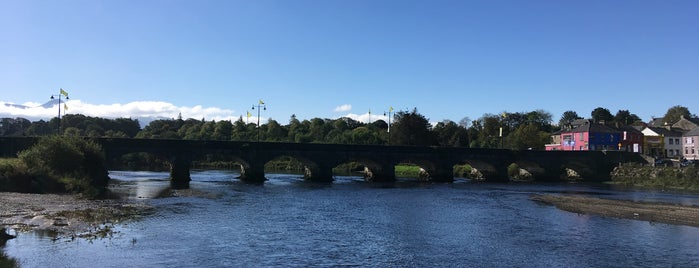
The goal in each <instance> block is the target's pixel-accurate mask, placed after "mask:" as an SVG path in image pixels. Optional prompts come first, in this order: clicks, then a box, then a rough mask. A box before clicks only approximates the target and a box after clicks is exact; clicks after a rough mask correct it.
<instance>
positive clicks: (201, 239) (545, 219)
mask: <svg viewBox="0 0 699 268" xmlns="http://www.w3.org/2000/svg"><path fill="white" fill-rule="evenodd" d="M110 176H111V177H112V178H113V179H114V180H113V181H112V186H111V188H112V189H113V190H114V191H115V192H119V193H122V194H123V195H124V196H125V197H126V198H130V199H134V200H138V202H146V203H148V204H151V205H153V206H155V207H156V212H155V214H154V215H151V216H149V217H147V218H145V219H142V220H140V221H136V222H129V223H127V224H122V225H117V231H118V233H116V234H115V235H114V236H113V237H112V238H108V239H101V240H93V241H88V240H81V239H78V240H75V241H66V240H58V241H52V240H51V237H50V236H42V235H40V234H32V233H29V234H25V233H21V234H20V236H19V237H18V238H17V239H13V240H10V241H9V242H8V243H7V245H6V246H5V248H4V251H5V254H6V255H8V257H10V258H13V259H15V260H16V261H17V262H18V263H19V264H20V265H21V266H22V267H260V266H262V267H269V266H285V267H288V266H303V267H307V266H314V267H318V266H321V267H325V266H376V267H651V266H652V267H657V266H663V267H670V266H674V267H697V266H699V228H695V227H687V226H674V225H666V224H654V223H648V222H642V221H634V220H624V219H610V218H603V217H598V216H588V215H578V214H574V213H568V212H564V211H561V210H558V209H556V208H554V207H552V206H547V205H542V204H539V203H536V202H533V201H531V200H530V199H529V197H530V196H531V195H532V194H541V193H552V194H558V193H573V194H585V195H588V196H600V197H604V198H619V199H631V200H650V201H662V202H675V203H684V204H694V205H699V197H697V196H693V195H683V194H676V193H675V194H670V193H660V192H647V191H623V190H613V189H610V188H609V187H607V186H599V185H598V186H595V185H581V184H553V185H541V184H484V183H471V182H469V181H467V180H457V181H456V182H454V183H445V184H442V183H440V184H429V183H417V182H414V181H410V180H400V181H398V182H396V183H388V184H379V183H367V182H364V181H363V180H362V179H361V178H357V177H337V178H336V180H335V182H333V183H329V184H314V183H309V182H305V181H303V180H302V179H301V178H300V177H299V176H296V175H283V174H268V175H267V177H268V179H269V180H268V181H267V182H265V183H264V184H262V185H254V184H246V183H242V182H240V181H238V180H236V179H235V177H236V176H237V174H235V173H232V172H228V171H200V172H194V173H193V174H192V182H191V190H189V191H186V193H183V192H178V193H177V194H178V195H180V197H169V196H170V195H171V194H172V192H171V191H169V188H168V187H169V181H168V179H167V177H168V174H167V173H156V172H127V171H112V172H110ZM181 195H186V197H181Z"/></svg>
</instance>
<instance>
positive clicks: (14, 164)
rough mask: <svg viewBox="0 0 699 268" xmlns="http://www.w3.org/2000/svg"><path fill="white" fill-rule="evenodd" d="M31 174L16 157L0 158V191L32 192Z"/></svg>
mask: <svg viewBox="0 0 699 268" xmlns="http://www.w3.org/2000/svg"><path fill="white" fill-rule="evenodd" d="M32 184H33V183H32V176H31V175H30V174H29V171H28V169H27V165H25V164H24V162H22V161H21V160H19V159H18V158H3V159H0V191H13V192H24V193H29V192H33V189H32Z"/></svg>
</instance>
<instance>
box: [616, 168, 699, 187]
mask: <svg viewBox="0 0 699 268" xmlns="http://www.w3.org/2000/svg"><path fill="white" fill-rule="evenodd" d="M611 175H612V183H615V184H620V185H627V186H639V187H646V188H654V189H680V190H699V170H697V168H696V167H692V166H690V167H685V168H676V167H652V166H644V165H640V164H633V163H631V164H624V165H621V166H619V167H616V168H615V169H614V171H612V174H611Z"/></svg>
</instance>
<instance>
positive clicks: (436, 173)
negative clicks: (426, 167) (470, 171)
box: [428, 165, 454, 182]
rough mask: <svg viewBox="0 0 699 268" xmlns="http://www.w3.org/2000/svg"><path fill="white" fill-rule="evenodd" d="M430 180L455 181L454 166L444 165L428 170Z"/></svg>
mask: <svg viewBox="0 0 699 268" xmlns="http://www.w3.org/2000/svg"><path fill="white" fill-rule="evenodd" d="M428 173H429V174H430V181H434V182H453V181H454V166H453V165H444V166H440V167H437V168H436V169H435V170H430V171H428Z"/></svg>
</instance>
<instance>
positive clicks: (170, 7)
mask: <svg viewBox="0 0 699 268" xmlns="http://www.w3.org/2000/svg"><path fill="white" fill-rule="evenodd" d="M697 14H699V1H695V0H687V1H683V0H669V1H668V0H658V1H649V0H615V1H608V0H602V1H598V0H585V1H574V0H571V1H559V0H555V1H547V0H527V1H521V0H496V1H492V0H487V1H476V0H459V1H447V0H423V1H412V0H399V1H391V0H342V1H341V0H310V1H308V0H248V1H238V0H221V1H212V0H199V1H191V0H163V1H156V0H113V1H100V0H77V1H76V0H61V1H49V0H42V1H36V0H17V1H15V0H0V90H1V91H0V92H2V93H1V94H0V102H1V103H2V104H0V117H23V116H28V115H31V116H32V117H33V118H45V119H49V118H51V117H54V116H56V115H57V113H58V110H57V109H58V107H57V106H54V107H50V108H42V107H37V106H39V105H41V104H44V103H45V102H47V101H49V97H50V96H51V95H55V96H56V97H57V95H58V94H59V92H60V89H64V90H65V91H66V92H67V93H68V94H69V96H70V99H69V100H68V103H67V106H68V110H67V112H68V113H80V114H85V115H89V116H102V117H131V118H134V117H136V118H137V117H142V116H153V117H165V118H175V117H177V116H178V115H179V114H181V115H182V117H183V118H195V119H201V118H204V119H207V120H229V119H230V120H237V119H238V118H240V117H241V116H242V117H243V118H245V119H248V118H247V113H248V112H250V113H251V114H252V115H253V116H252V117H251V118H250V120H251V121H253V122H254V120H255V119H256V118H257V112H258V109H257V107H255V110H253V109H251V108H252V107H253V106H256V105H258V103H259V100H263V102H264V103H265V106H266V110H265V109H263V110H261V111H259V112H260V117H261V119H262V120H263V122H264V120H268V119H270V118H271V119H274V120H277V121H278V122H280V123H281V124H286V123H288V121H289V119H290V117H291V116H292V115H296V117H297V118H299V119H311V118H330V119H334V118H339V117H343V116H348V117H351V118H354V119H357V120H360V121H363V122H368V121H369V120H377V119H384V120H385V119H386V117H385V116H384V113H385V112H388V111H389V109H390V107H393V108H394V109H395V110H394V111H393V112H396V111H412V110H413V109H414V108H415V109H417V111H418V112H419V113H420V114H422V115H424V116H425V117H427V118H428V119H429V120H430V121H431V122H439V121H443V120H452V121H455V122H459V121H460V120H462V119H463V118H466V117H467V118H470V119H477V118H479V117H481V116H483V115H484V114H486V113H490V114H500V113H502V112H504V111H506V112H528V111H534V110H538V109H541V110H544V111H547V112H549V113H551V114H552V115H553V119H554V122H557V120H558V119H559V118H560V116H561V115H562V114H563V112H565V111H568V110H571V111H575V112H577V113H578V114H579V115H580V116H583V117H589V116H590V112H591V111H592V110H594V109H595V108H597V107H603V108H607V109H609V110H610V111H611V112H612V114H614V113H616V111H618V110H629V111H630V112H631V113H634V114H637V115H638V116H640V117H641V118H642V119H643V120H645V121H647V120H650V119H651V117H661V116H663V115H664V114H665V112H666V111H667V110H668V108H670V107H672V106H675V105H682V106H685V107H688V108H689V110H690V111H691V112H692V113H697V111H699V107H697V105H698V103H699V102H698V101H697V100H699V15H697ZM7 103H12V104H20V105H25V106H28V107H34V108H25V109H18V108H15V107H12V106H8V105H3V104H7ZM369 115H371V118H370V117H369Z"/></svg>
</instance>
